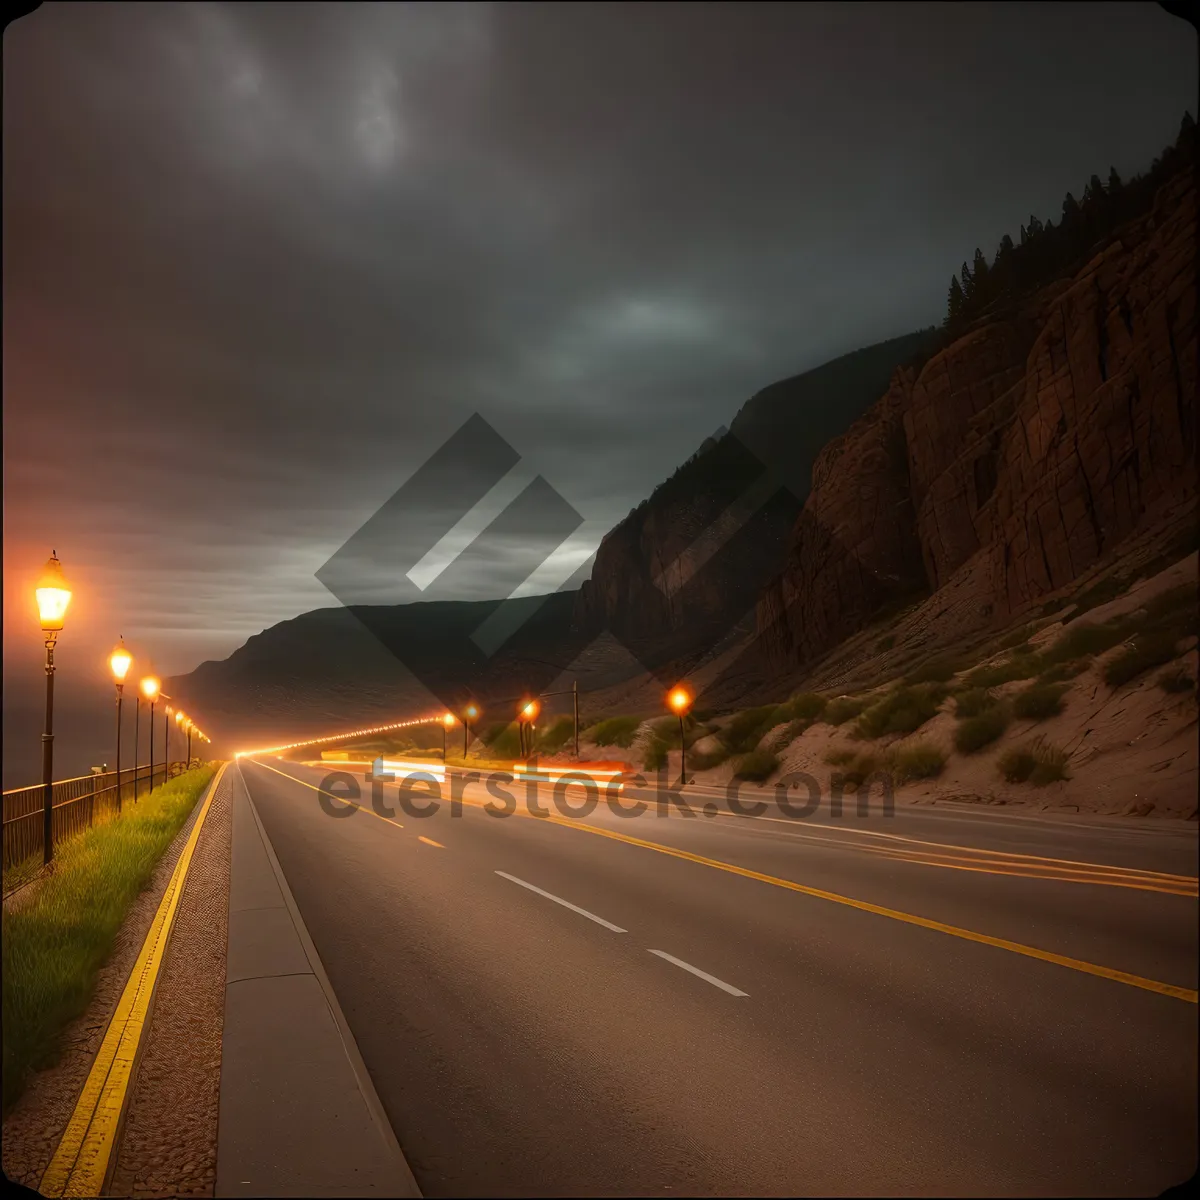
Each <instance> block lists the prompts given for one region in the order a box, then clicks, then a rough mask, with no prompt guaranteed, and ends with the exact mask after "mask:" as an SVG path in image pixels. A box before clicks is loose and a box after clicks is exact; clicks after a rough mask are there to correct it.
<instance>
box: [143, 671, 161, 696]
mask: <svg viewBox="0 0 1200 1200" xmlns="http://www.w3.org/2000/svg"><path fill="white" fill-rule="evenodd" d="M141 687H142V695H143V696H145V697H146V699H147V700H153V699H154V698H155V697H156V696H157V695H158V680H157V679H156V678H155V677H154V676H153V675H147V676H146V678H145V679H143V680H142V683H141Z"/></svg>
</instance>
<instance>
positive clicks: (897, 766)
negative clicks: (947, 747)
mask: <svg viewBox="0 0 1200 1200" xmlns="http://www.w3.org/2000/svg"><path fill="white" fill-rule="evenodd" d="M825 761H826V763H828V764H829V765H830V766H832V767H841V768H842V770H841V771H839V772H838V774H839V775H840V776H841V780H842V787H843V789H846V788H849V789H850V790H852V791H857V790H858V789H859V788H860V787H862V785H863V783H864V782H866V780H867V779H869V778H870V777H871V776H872V775H874V774H875V772H877V771H883V772H886V773H887V774H890V775H891V776H892V778H893V779H894V780H895V781H896V782H897V783H909V782H911V781H913V780H917V779H935V778H936V777H937V776H938V775H940V774H941V773H942V770H943V769H944V768H945V766H946V755H945V753H944V751H942V750H941V749H940V748H939V747H937V746H935V745H933V744H932V743H930V742H914V743H913V744H912V745H909V746H901V747H899V748H897V749H895V750H885V751H882V752H879V753H876V752H873V751H869V752H865V753H859V752H856V751H854V750H851V749H849V748H846V747H841V748H837V749H832V750H830V751H829V752H828V753H827V754H826V755H825Z"/></svg>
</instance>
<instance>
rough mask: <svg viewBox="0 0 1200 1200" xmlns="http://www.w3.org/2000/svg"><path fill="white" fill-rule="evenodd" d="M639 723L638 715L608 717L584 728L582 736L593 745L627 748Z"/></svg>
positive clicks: (630, 744) (640, 721)
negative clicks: (588, 727)
mask: <svg viewBox="0 0 1200 1200" xmlns="http://www.w3.org/2000/svg"><path fill="white" fill-rule="evenodd" d="M641 723H642V720H641V718H640V717H609V718H608V719H607V720H604V721H600V722H598V723H597V724H595V725H593V726H592V727H591V728H590V729H586V730H584V732H583V734H582V737H583V738H584V740H585V741H589V742H591V743H592V744H593V745H594V746H620V747H621V749H622V750H628V749H629V747H630V746H632V745H633V739H634V736H635V735H636V734H637V731H638V726H639V725H641Z"/></svg>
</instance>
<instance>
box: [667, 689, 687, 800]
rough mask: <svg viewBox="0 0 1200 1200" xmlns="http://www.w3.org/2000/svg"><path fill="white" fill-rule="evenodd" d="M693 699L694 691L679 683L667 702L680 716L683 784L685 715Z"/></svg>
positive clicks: (682, 779)
mask: <svg viewBox="0 0 1200 1200" xmlns="http://www.w3.org/2000/svg"><path fill="white" fill-rule="evenodd" d="M693 699H694V697H693V696H692V693H691V692H689V691H688V690H687V688H685V687H684V686H683V684H682V683H677V684H676V685H675V686H674V687H673V688H672V689H671V690H670V691H669V692H668V693H667V703H668V704H669V705H670V706H671V710H672V711H673V712H675V713H676V714H677V715H678V717H679V782H680V783H681V784H685V783H687V742H686V740H685V738H684V733H683V716H684V713H686V712H687V711H688V709H689V708H691V707H692V700H693Z"/></svg>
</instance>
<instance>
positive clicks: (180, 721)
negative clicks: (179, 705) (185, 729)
mask: <svg viewBox="0 0 1200 1200" xmlns="http://www.w3.org/2000/svg"><path fill="white" fill-rule="evenodd" d="M175 724H176V725H182V724H183V713H181V712H180V711H179V710H178V709H176V710H175Z"/></svg>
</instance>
